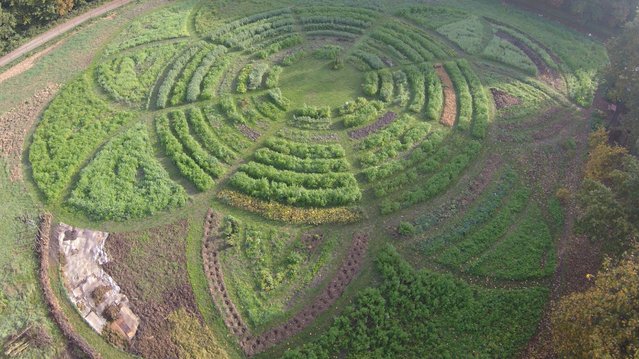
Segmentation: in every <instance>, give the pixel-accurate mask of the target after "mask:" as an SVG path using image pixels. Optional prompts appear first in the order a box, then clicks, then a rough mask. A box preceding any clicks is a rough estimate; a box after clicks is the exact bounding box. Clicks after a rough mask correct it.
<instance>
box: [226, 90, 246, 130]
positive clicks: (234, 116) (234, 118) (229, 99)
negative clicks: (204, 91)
mask: <svg viewBox="0 0 639 359" xmlns="http://www.w3.org/2000/svg"><path fill="white" fill-rule="evenodd" d="M220 110H222V113H223V114H224V115H225V116H226V118H228V119H229V121H231V122H232V123H234V124H242V123H246V119H245V118H244V116H242V114H241V113H240V112H239V111H238V110H237V105H236V104H235V98H234V97H233V96H231V95H225V96H224V97H222V98H221V99H220Z"/></svg>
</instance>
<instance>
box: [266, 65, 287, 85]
mask: <svg viewBox="0 0 639 359" xmlns="http://www.w3.org/2000/svg"><path fill="white" fill-rule="evenodd" d="M283 70H284V69H283V68H282V67H281V66H273V67H271V68H270V70H269V71H268V73H267V74H266V82H265V85H266V88H267V89H272V88H275V87H277V86H278V84H279V83H280V75H281V74H282V71H283Z"/></svg>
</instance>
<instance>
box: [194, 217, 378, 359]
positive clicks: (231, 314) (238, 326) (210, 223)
mask: <svg viewBox="0 0 639 359" xmlns="http://www.w3.org/2000/svg"><path fill="white" fill-rule="evenodd" d="M220 222H221V216H220V214H218V213H216V212H213V210H209V211H208V213H207V215H206V221H205V227H204V242H203V245H202V256H203V258H204V269H205V273H206V275H207V277H208V279H209V287H210V291H211V295H212V297H213V300H214V302H215V304H216V306H217V307H218V309H219V310H220V312H221V313H222V315H223V318H224V323H225V324H226V326H227V327H228V328H229V330H230V331H231V332H232V333H233V334H234V335H235V336H236V337H237V338H238V340H239V343H240V347H241V348H242V350H243V351H244V353H245V354H246V355H247V356H254V355H256V354H258V353H261V352H263V351H265V350H267V349H269V348H271V347H273V346H275V345H276V344H278V343H280V342H282V341H283V340H286V339H288V338H290V337H292V336H294V335H296V334H298V333H299V332H301V331H302V330H304V328H306V327H307V326H309V325H310V324H311V323H312V322H313V321H314V320H315V319H316V318H317V317H318V316H319V315H320V314H322V313H323V312H325V311H326V310H327V309H328V308H329V307H330V306H331V305H333V304H334V303H335V302H336V301H337V299H338V298H339V297H340V296H341V295H342V293H343V292H344V290H345V289H346V286H347V285H348V284H349V283H350V282H351V280H352V279H353V278H354V277H355V275H357V273H359V270H360V268H361V264H362V259H363V257H364V255H365V253H366V248H367V246H368V235H366V234H358V233H356V234H355V235H354V236H353V243H352V244H351V248H350V249H349V251H348V255H347V257H346V259H345V260H344V262H343V263H342V265H341V266H340V268H339V271H338V273H337V275H336V276H335V277H334V278H333V279H332V280H331V282H330V284H329V285H328V287H327V288H326V289H325V290H324V291H323V292H322V294H320V295H319V296H318V297H317V298H316V299H315V301H314V302H313V304H311V305H309V306H307V307H306V308H304V309H302V310H301V311H300V312H299V313H297V314H296V315H295V316H294V317H293V318H292V319H290V320H289V321H288V322H286V323H284V324H281V325H279V326H277V327H275V328H271V329H270V330H268V331H267V332H265V333H263V334H261V335H257V336H254V335H253V334H251V332H250V330H249V329H248V327H247V326H246V324H245V323H244V321H243V320H242V318H241V316H240V314H239V312H238V311H237V309H236V307H235V305H234V304H233V302H232V301H231V299H230V298H229V296H228V292H227V291H226V286H225V285H224V275H223V273H222V270H221V266H220V263H219V258H218V246H219V245H220V243H219V242H220V240H219V238H218V229H219V226H220Z"/></svg>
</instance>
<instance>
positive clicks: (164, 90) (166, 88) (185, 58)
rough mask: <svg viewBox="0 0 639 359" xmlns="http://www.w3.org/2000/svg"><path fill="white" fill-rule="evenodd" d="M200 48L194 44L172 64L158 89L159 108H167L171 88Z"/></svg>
mask: <svg viewBox="0 0 639 359" xmlns="http://www.w3.org/2000/svg"><path fill="white" fill-rule="evenodd" d="M199 50H200V48H199V47H198V46H192V47H189V48H187V49H186V50H184V51H183V52H182V54H181V55H180V56H179V57H178V58H177V59H176V60H175V61H174V62H173V63H172V64H171V68H170V69H169V71H168V72H167V73H166V76H165V77H164V80H163V81H162V84H161V85H160V88H159V89H158V97H157V101H156V103H155V105H156V106H157V107H158V108H165V107H166V105H167V103H168V102H169V94H170V92H171V89H172V88H173V86H174V85H175V81H176V80H177V79H178V76H180V74H181V73H182V70H183V69H184V67H186V65H187V64H188V62H189V60H190V59H191V57H193V56H194V55H195V54H196V53H197V52H198V51H199Z"/></svg>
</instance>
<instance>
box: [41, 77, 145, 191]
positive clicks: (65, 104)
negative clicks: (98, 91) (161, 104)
mask: <svg viewBox="0 0 639 359" xmlns="http://www.w3.org/2000/svg"><path fill="white" fill-rule="evenodd" d="M133 118H134V115H133V114H132V113H129V112H121V111H116V110H113V109H112V106H109V105H108V104H107V103H105V102H103V101H102V100H100V99H99V98H98V97H96V96H95V95H93V92H92V91H91V90H90V85H89V84H88V81H87V79H85V78H84V77H82V78H80V79H77V80H75V81H73V82H71V83H70V84H69V85H67V86H65V87H64V88H63V89H62V90H61V91H60V93H59V94H58V96H57V97H56V98H55V99H54V100H53V101H52V102H51V104H50V105H49V107H48V108H47V109H46V111H44V114H43V115H42V121H41V122H40V124H38V127H37V128H36V130H35V133H34V135H33V143H32V144H31V147H30V150H29V162H30V163H31V168H32V171H33V179H34V181H35V183H36V184H37V186H38V188H39V189H40V190H41V191H42V193H43V194H44V195H45V197H46V199H47V200H55V199H57V198H58V197H59V196H60V195H61V194H62V192H63V191H64V189H65V188H66V187H67V186H68V185H69V184H70V182H71V179H72V178H73V176H74V175H75V174H76V173H77V172H78V171H79V170H80V167H81V166H82V163H83V162H84V161H86V160H87V159H88V157H89V156H90V155H91V153H92V152H93V151H94V150H95V149H97V147H98V146H99V145H100V143H102V142H103V141H105V140H106V138H107V137H108V136H109V135H111V134H113V133H114V132H115V131H116V130H117V129H118V128H120V126H122V125H123V124H125V123H128V122H130V121H132V120H133Z"/></svg>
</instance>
